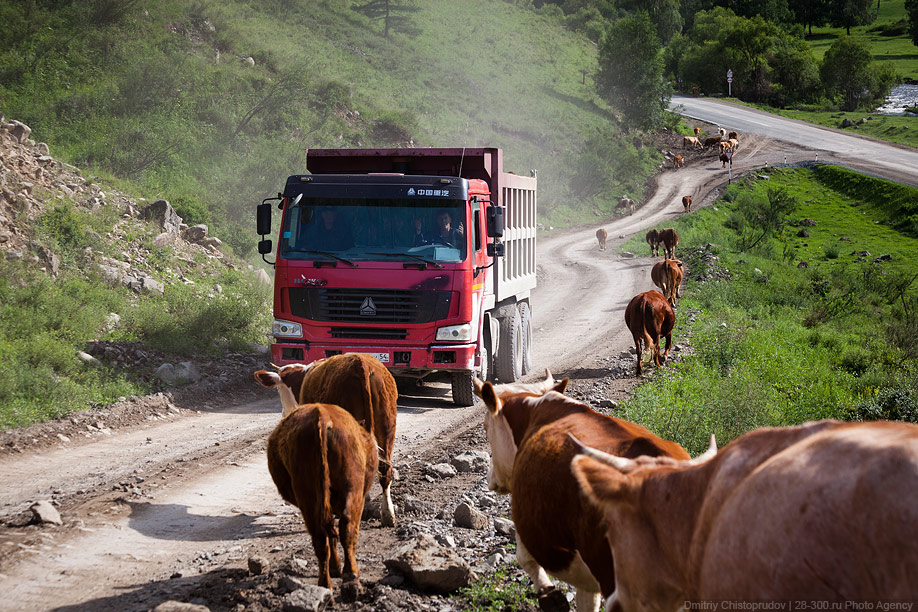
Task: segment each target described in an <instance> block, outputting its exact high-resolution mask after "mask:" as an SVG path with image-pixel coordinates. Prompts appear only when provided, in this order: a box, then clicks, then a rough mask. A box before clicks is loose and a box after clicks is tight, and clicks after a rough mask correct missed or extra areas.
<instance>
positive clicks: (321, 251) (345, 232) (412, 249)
mask: <svg viewBox="0 0 918 612" xmlns="http://www.w3.org/2000/svg"><path fill="white" fill-rule="evenodd" d="M465 214H466V206H465V201H464V200H444V199H443V198H439V199H425V198H417V199H411V200H407V201H406V200H365V199H361V200H348V199H338V198H335V199H332V198H310V199H307V198H303V199H302V200H301V201H300V203H299V204H298V205H297V206H294V207H292V208H290V209H289V210H287V211H286V213H285V215H284V225H283V227H282V228H281V235H280V236H281V239H280V255H281V257H283V258H285V259H316V258H326V257H327V258H329V259H334V258H335V256H337V257H341V258H344V259H347V260H348V261H370V260H372V261H380V260H385V261H392V260H398V258H399V257H400V256H401V255H404V259H405V260H406V261H417V260H423V261H428V262H438V263H456V262H460V261H464V260H465V257H466V253H467V252H468V248H467V244H468V236H469V228H468V223H467V221H466V218H465ZM383 255H384V256H383Z"/></svg>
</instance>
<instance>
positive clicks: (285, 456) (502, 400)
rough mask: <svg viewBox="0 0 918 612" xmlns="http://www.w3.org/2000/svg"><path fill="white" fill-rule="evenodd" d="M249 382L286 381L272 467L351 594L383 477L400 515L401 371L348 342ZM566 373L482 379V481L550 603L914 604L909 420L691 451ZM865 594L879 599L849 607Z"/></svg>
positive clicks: (917, 589)
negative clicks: (578, 392)
mask: <svg viewBox="0 0 918 612" xmlns="http://www.w3.org/2000/svg"><path fill="white" fill-rule="evenodd" d="M648 293H657V292H648ZM657 295H660V296H662V294H659V293H657ZM662 302H663V304H666V305H667V306H669V304H668V303H667V302H666V301H665V300H663V301H662ZM670 309H671V307H670ZM255 377H256V379H257V380H258V381H259V382H260V383H261V384H262V385H264V386H266V387H269V388H271V387H273V388H276V389H277V390H278V392H279V394H280V398H281V405H282V408H283V417H282V419H281V421H280V423H279V424H278V425H277V427H276V429H275V430H274V432H273V433H272V434H271V436H270V437H269V439H268V468H269V471H270V473H271V477H272V478H273V480H274V483H275V484H276V486H277V489H278V491H279V492H280V494H281V496H282V497H283V499H284V500H286V501H288V502H289V503H291V504H294V505H295V506H297V507H298V508H299V510H300V512H301V514H302V516H303V521H304V522H305V524H306V528H307V530H308V532H309V534H310V536H311V538H312V542H313V548H314V550H315V553H316V556H317V558H318V560H319V568H320V569H319V580H318V582H319V585H320V586H324V587H328V588H330V587H331V577H332V576H334V577H339V576H340V577H342V578H343V582H342V584H341V595H342V598H344V599H346V600H351V601H352V600H353V598H355V597H356V594H357V593H358V592H359V588H360V587H359V580H358V577H359V569H358V567H357V562H356V557H355V548H356V545H357V539H358V536H359V529H360V519H361V514H362V511H363V506H364V503H365V500H366V498H367V496H368V494H369V491H370V487H371V484H372V482H373V479H374V475H375V474H376V473H377V471H378V473H379V478H380V482H381V484H382V485H383V496H384V502H383V519H382V522H383V525H384V526H394V525H395V516H394V508H393V506H392V503H391V499H390V497H389V485H390V483H391V481H392V466H391V457H392V441H393V440H394V436H395V422H396V401H397V397H398V392H397V388H396V386H395V381H394V379H393V377H392V375H391V374H390V373H389V372H388V371H387V370H386V368H385V367H384V366H383V365H382V364H381V363H379V362H378V361H377V360H376V359H375V358H374V357H371V356H368V355H358V354H352V353H351V354H345V355H337V356H334V357H330V358H328V359H325V360H321V361H317V362H315V363H312V364H309V365H303V364H294V365H287V366H283V367H280V368H278V371H277V372H269V371H266V370H260V371H258V372H256V373H255ZM567 384H568V379H567V378H565V379H563V380H561V381H556V380H555V379H554V378H553V377H552V375H551V373H550V372H549V371H548V370H546V378H545V380H543V381H540V382H535V383H525V384H524V383H508V384H501V385H494V384H492V383H491V382H483V381H480V380H478V379H475V393H476V394H477V395H478V396H479V397H480V398H481V400H482V401H483V403H484V406H485V411H484V428H485V431H486V433H487V439H488V444H489V446H490V450H491V468H490V470H489V471H488V475H487V485H488V488H489V489H490V490H492V491H496V492H498V493H503V494H509V495H510V496H511V500H510V504H511V514H512V519H513V522H514V525H515V531H516V555H517V560H518V561H519V564H520V566H521V567H522V568H523V569H524V570H525V572H526V573H527V574H528V576H529V577H530V578H531V580H532V582H533V585H534V588H535V591H536V595H537V597H538V600H539V606H540V608H541V609H542V610H547V611H552V612H554V611H564V610H568V609H569V604H568V601H567V598H566V597H565V595H564V593H563V592H562V591H561V590H559V589H558V588H557V587H555V586H554V584H553V583H552V581H551V578H550V577H549V576H553V577H555V578H557V579H559V580H562V581H564V582H566V583H568V584H569V585H571V586H572V587H573V588H574V589H575V590H576V593H575V599H574V601H575V604H576V607H577V610H580V611H591V612H597V611H598V610H599V608H600V604H601V602H602V598H603V597H605V598H607V600H606V610H610V611H611V610H616V611H627V610H659V611H666V612H671V611H673V610H677V609H680V608H681V609H685V608H691V607H692V602H709V601H713V600H720V601H724V600H730V601H732V602H734V605H741V602H759V603H762V602H766V603H767V602H795V601H797V602H803V601H821V602H829V603H825V604H823V605H824V606H825V607H820V608H816V609H818V610H849V609H850V610H861V609H870V610H879V609H891V608H882V607H878V603H882V602H899V604H900V605H901V604H902V602H916V601H918V426H915V425H912V424H908V423H900V422H886V421H876V422H862V423H842V422H837V421H819V422H810V423H806V424H804V425H801V426H797V427H775V428H762V429H757V430H754V431H752V432H749V433H747V434H745V435H743V436H741V437H739V438H737V439H736V440H734V441H733V442H731V443H730V444H728V445H727V446H725V447H723V448H721V449H718V448H717V445H716V443H715V441H714V438H713V436H712V438H711V445H710V447H709V449H708V450H707V451H706V452H705V453H703V454H702V455H700V456H698V457H696V458H694V459H692V458H691V457H690V455H689V453H688V452H686V450H685V449H684V448H682V446H680V445H679V444H677V443H676V442H673V441H668V440H664V439H662V438H660V437H659V436H657V435H655V434H654V433H652V432H651V431H649V430H648V429H647V428H645V427H643V426H641V425H638V424H636V423H631V422H628V421H625V420H623V419H618V418H615V417H612V416H607V415H604V414H600V413H598V412H596V411H594V410H593V409H592V408H590V407H589V406H588V405H586V404H584V403H581V402H579V401H577V400H575V399H573V398H571V397H569V396H566V395H564V391H565V389H566V387H567ZM339 539H340V540H341V546H342V549H343V552H344V565H343V571H342V566H341V563H340V560H339V556H338V551H337V547H338V540H339ZM831 602H837V603H832V605H831V606H830V603H831ZM863 602H874V607H872V608H858V607H854V608H848V607H842V605H855V606H856V605H859V604H863ZM699 605H701V603H699ZM788 605H790V604H788ZM695 609H699V608H695ZM732 609H737V610H738V609H751V608H739V607H735V608H732ZM769 609H788V610H790V609H791V608H769ZM793 609H795V610H796V608H793ZM897 609H900V610H911V609H912V608H911V607H899V608H897ZM711 610H714V608H711Z"/></svg>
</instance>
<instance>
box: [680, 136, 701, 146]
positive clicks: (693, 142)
mask: <svg viewBox="0 0 918 612" xmlns="http://www.w3.org/2000/svg"><path fill="white" fill-rule="evenodd" d="M689 147H691V148H693V149H701V148H703V147H704V145H702V144H701V141H700V140H698V137H697V136H683V137H682V148H683V149H687V148H689Z"/></svg>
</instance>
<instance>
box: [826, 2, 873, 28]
mask: <svg viewBox="0 0 918 612" xmlns="http://www.w3.org/2000/svg"><path fill="white" fill-rule="evenodd" d="M872 5H873V0H829V23H831V24H832V27H835V28H845V32H846V33H847V34H848V35H849V36H850V35H851V28H852V26H859V25H867V24H868V23H872V22H873V20H874V19H876V14H875V13H874V12H873V11H871V10H870V7H871V6H872Z"/></svg>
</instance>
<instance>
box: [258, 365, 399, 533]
mask: <svg viewBox="0 0 918 612" xmlns="http://www.w3.org/2000/svg"><path fill="white" fill-rule="evenodd" d="M255 377H256V378H257V379H258V381H259V382H260V383H261V384H263V385H264V386H266V387H276V388H277V390H278V392H279V393H280V395H281V405H282V406H283V407H284V414H287V412H288V411H289V410H290V409H291V408H292V407H293V406H296V405H297V404H312V403H329V404H332V403H333V404H336V405H338V406H341V407H342V408H344V409H345V410H347V411H348V412H350V413H351V414H352V415H354V418H355V419H357V422H358V423H360V424H362V425H363V427H364V428H365V429H366V430H367V431H368V432H370V433H371V434H373V437H374V438H376V443H377V444H378V445H379V449H380V453H381V454H380V460H379V484H380V485H381V486H382V490H383V504H382V524H383V525H385V526H387V527H394V526H395V507H394V506H393V505H392V496H391V492H390V489H391V485H392V448H393V446H394V444H395V418H396V414H397V403H398V388H397V387H396V385H395V378H393V377H392V374H390V373H389V370H387V369H386V367H385V366H384V365H383V364H382V363H380V362H379V360H377V359H376V358H374V357H371V356H369V355H362V354H359V353H345V354H344V355H335V356H334V357H329V358H327V359H319V360H317V361H314V362H312V363H310V364H308V365H307V364H302V363H294V364H288V365H285V366H282V367H281V368H280V369H279V370H278V372H277V373H276V374H275V373H273V372H266V371H264V370H261V371H260V372H256V374H255ZM266 382H269V383H270V384H265V383H266ZM280 382H283V384H282V385H280V384H278V383H280Z"/></svg>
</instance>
